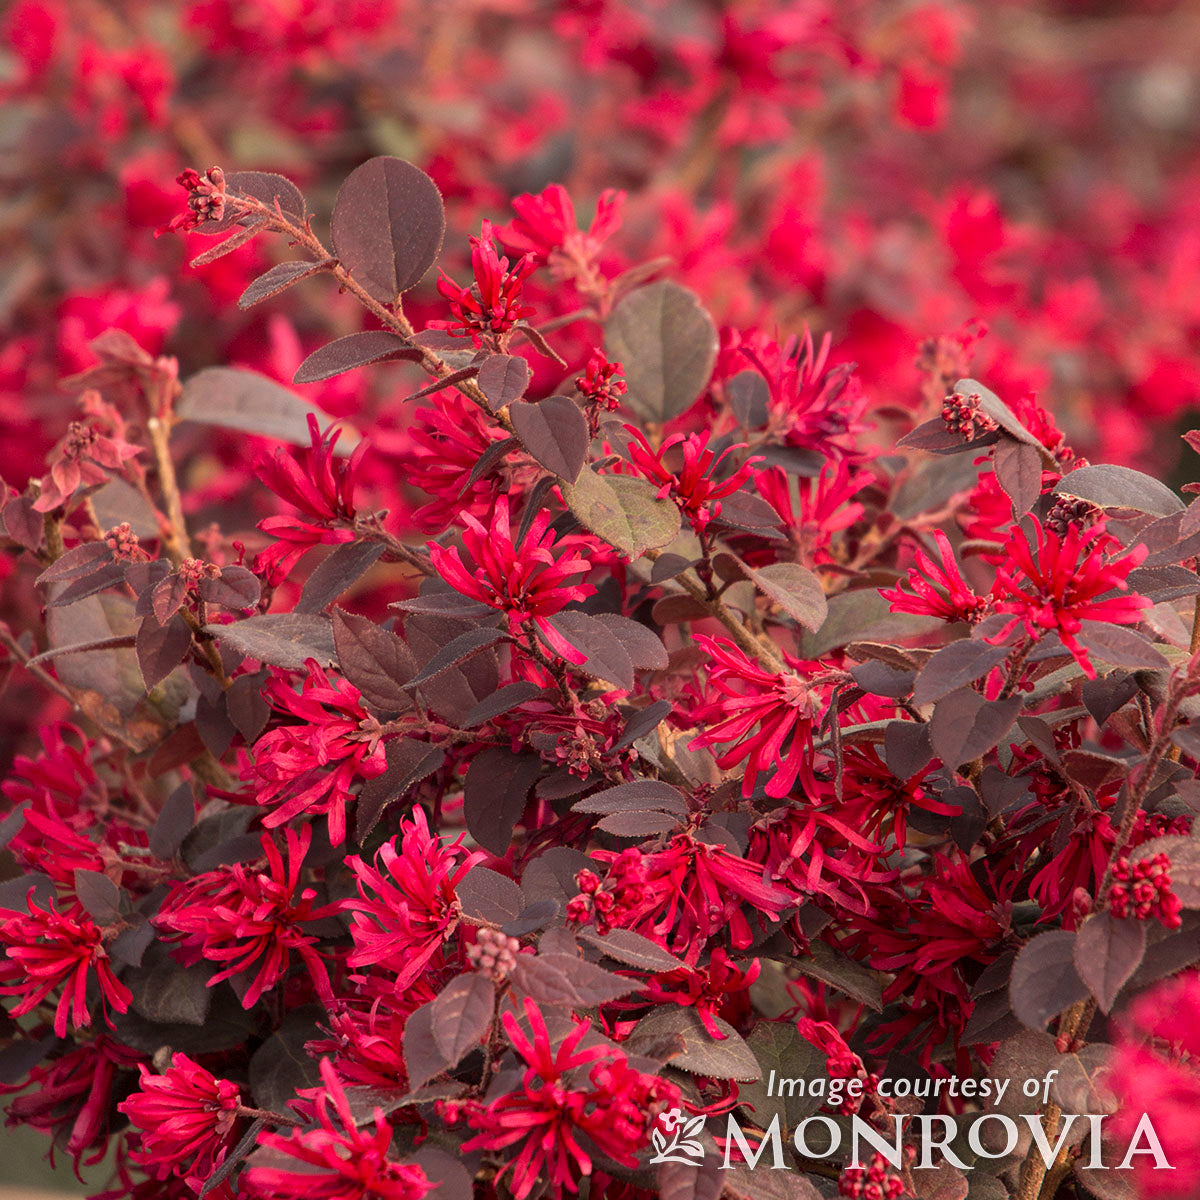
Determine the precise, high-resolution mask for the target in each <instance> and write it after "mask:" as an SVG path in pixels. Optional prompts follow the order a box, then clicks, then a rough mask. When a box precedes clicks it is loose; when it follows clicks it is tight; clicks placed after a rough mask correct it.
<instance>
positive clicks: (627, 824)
mask: <svg viewBox="0 0 1200 1200" xmlns="http://www.w3.org/2000/svg"><path fill="white" fill-rule="evenodd" d="M679 823H680V822H679V818H678V817H673V816H671V815H670V814H669V813H664V812H624V813H611V814H610V815H609V816H607V817H604V818H603V819H602V820H600V821H597V822H596V828H597V829H601V830H603V831H604V832H605V833H611V834H612V835H613V836H614V837H623V838H637V839H638V840H639V841H641V840H642V839H643V838H648V837H651V836H653V835H654V834H657V833H666V832H667V831H668V830H670V829H677V828H678V827H679Z"/></svg>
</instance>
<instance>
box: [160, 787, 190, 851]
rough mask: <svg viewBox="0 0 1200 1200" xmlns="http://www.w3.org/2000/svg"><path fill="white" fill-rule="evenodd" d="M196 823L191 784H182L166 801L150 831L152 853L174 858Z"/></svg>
mask: <svg viewBox="0 0 1200 1200" xmlns="http://www.w3.org/2000/svg"><path fill="white" fill-rule="evenodd" d="M195 822H196V799H195V797H194V796H193V795H192V788H191V785H190V784H187V783H181V784H180V785H179V786H178V787H177V788H176V789H175V790H174V791H173V792H172V793H171V794H170V795H169V796H168V797H167V799H166V802H165V803H164V804H163V806H162V811H161V812H160V813H159V814H158V820H156V821H155V822H154V825H153V826H152V827H151V829H150V853H151V854H153V855H154V856H155V857H156V858H174V857H175V855H176V854H178V853H179V848H180V847H181V846H182V845H183V839H184V838H185V837H187V835H188V834H189V833H190V832H191V829H192V826H193V825H194V824H195Z"/></svg>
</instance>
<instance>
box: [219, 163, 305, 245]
mask: <svg viewBox="0 0 1200 1200" xmlns="http://www.w3.org/2000/svg"><path fill="white" fill-rule="evenodd" d="M225 190H226V191H227V192H230V193H231V194H233V195H235V196H247V197H249V198H250V199H251V200H257V201H259V202H260V203H261V204H265V205H266V206H267V208H269V209H270V210H271V212H272V213H273V212H274V211H275V205H276V203H278V205H279V207H280V209H281V210H282V211H283V214H284V216H286V217H289V218H291V219H293V220H303V218H304V214H305V205H304V197H303V195H301V193H300V189H299V188H298V187H297V186H296V185H295V184H294V183H293V182H292V181H291V180H290V179H285V178H284V177H283V176H282V175H275V174H272V173H271V172H269V171H231V172H230V173H229V174H228V175H226V176H225ZM260 220H262V217H261V215H259V214H250V215H248V216H244V217H242V218H240V219H239V218H238V217H237V216H236V215H234V214H233V213H232V212H231V213H230V215H228V216H226V217H224V218H223V219H222V220H220V221H205V222H203V223H202V224H201V225H198V226H197V227H196V232H197V233H203V234H205V235H214V234H219V233H225V232H226V231H227V230H230V229H233V228H234V227H235V226H236V225H239V224H244V223H246V222H248V221H260Z"/></svg>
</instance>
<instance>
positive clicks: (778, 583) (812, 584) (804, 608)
mask: <svg viewBox="0 0 1200 1200" xmlns="http://www.w3.org/2000/svg"><path fill="white" fill-rule="evenodd" d="M739 565H740V566H741V568H742V570H743V571H745V572H746V577H747V578H748V579H750V580H752V581H753V583H754V585H755V587H757V588H758V590H759V591H760V592H762V593H763V595H765V596H766V597H767V599H768V600H771V601H772V602H774V603H775V604H778V605H779V607H780V608H782V609H783V611H784V612H786V613H787V614H788V615H789V616H791V617H794V618H795V619H796V620H797V621H799V622H800V624H801V625H803V626H804V628H805V629H810V630H812V631H813V632H814V633H815V632H816V631H817V630H818V629H820V628H821V625H822V624H823V623H824V621H825V617H826V614H827V613H828V605H827V603H826V600H825V591H824V589H823V588H822V587H821V581H820V580H819V579H818V578H817V577H816V576H815V575H814V574H813V573H812V572H811V571H810V570H809V569H808V568H807V567H802V566H801V565H800V564H799V563H795V562H780V563H769V564H768V565H767V566H765V567H759V568H757V569H756V568H754V567H751V566H748V565H747V564H746V563H744V562H741V561H740V560H739Z"/></svg>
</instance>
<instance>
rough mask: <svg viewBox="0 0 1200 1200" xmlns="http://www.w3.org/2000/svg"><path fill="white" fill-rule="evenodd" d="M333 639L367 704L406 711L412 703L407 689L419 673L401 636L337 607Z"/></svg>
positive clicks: (343, 666)
mask: <svg viewBox="0 0 1200 1200" xmlns="http://www.w3.org/2000/svg"><path fill="white" fill-rule="evenodd" d="M333 640H334V644H335V646H336V648H337V659H338V665H339V666H340V668H341V671H342V674H343V675H345V677H346V678H347V679H348V680H349V681H350V682H351V683H352V684H354V686H355V687H356V688H358V690H359V691H360V692H361V693H362V694H363V698H364V699H365V700H366V701H367V703H368V704H373V705H375V707H376V708H381V709H384V710H385V711H387V712H403V711H405V710H406V709H408V708H410V707H411V706H412V697H411V696H410V695H409V693H408V691H407V690H406V689H407V685H408V681H409V680H410V679H411V678H412V677H413V676H414V675H415V674H416V673H417V664H416V660H415V658H414V657H413V653H412V651H411V650H410V649H409V648H408V646H406V645H405V644H404V642H402V641H401V640H400V638H398V637H397V636H396V635H395V634H394V633H391V632H389V631H388V630H386V629H384V628H382V626H379V625H376V624H375V622H374V621H372V620H370V619H369V618H367V617H362V616H359V615H358V614H357V613H348V612H343V611H342V609H340V608H335V609H334V610H333Z"/></svg>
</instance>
